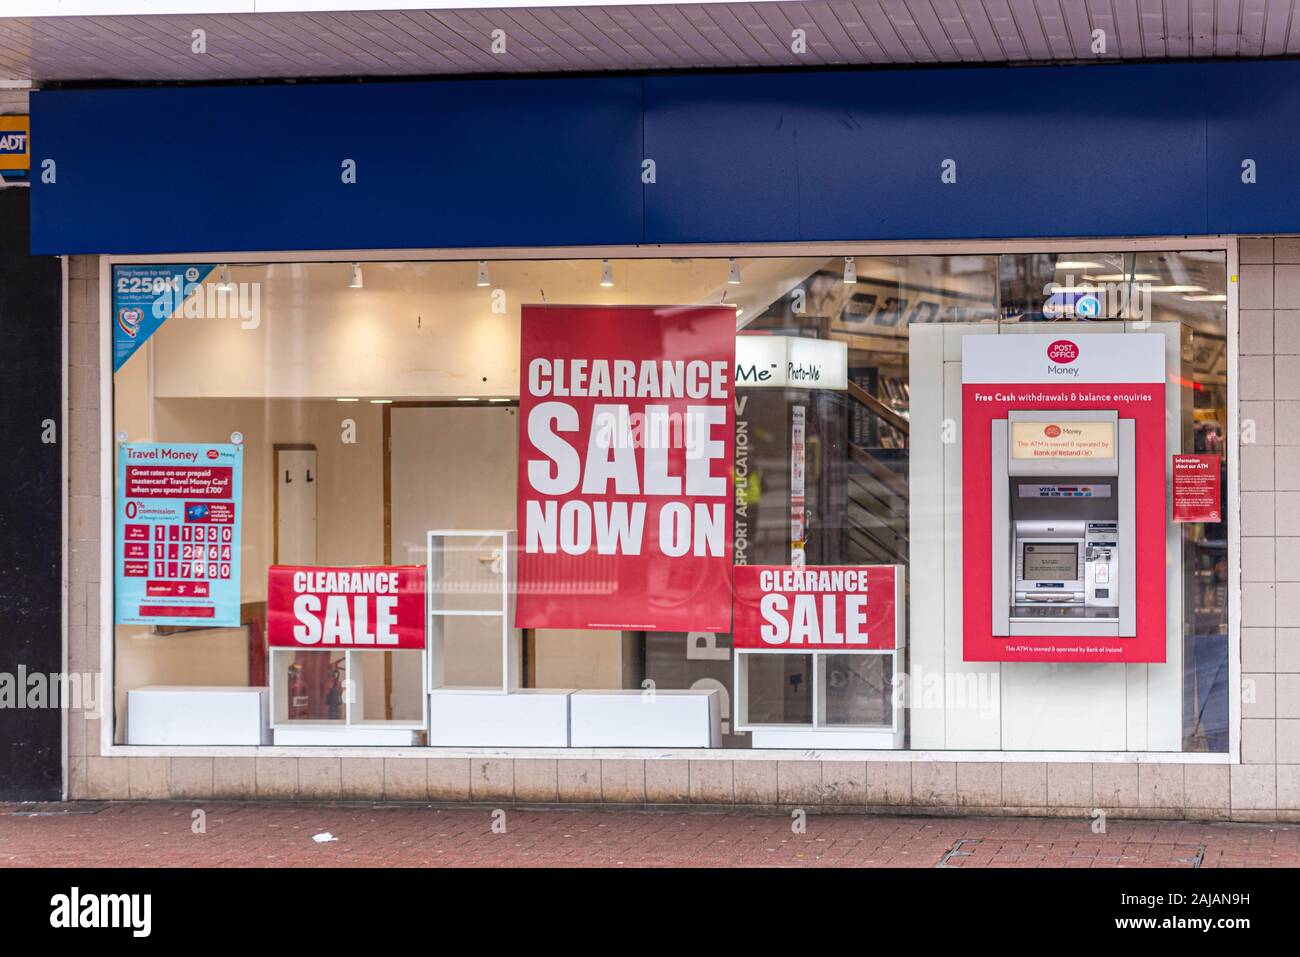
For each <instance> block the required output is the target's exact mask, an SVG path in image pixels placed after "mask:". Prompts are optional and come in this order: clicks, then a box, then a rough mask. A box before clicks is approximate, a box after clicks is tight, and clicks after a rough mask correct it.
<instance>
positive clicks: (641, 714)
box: [569, 688, 722, 748]
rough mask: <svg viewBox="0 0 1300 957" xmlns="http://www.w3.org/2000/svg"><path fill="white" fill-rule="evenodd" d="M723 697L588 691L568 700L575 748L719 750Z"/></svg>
mask: <svg viewBox="0 0 1300 957" xmlns="http://www.w3.org/2000/svg"><path fill="white" fill-rule="evenodd" d="M718 709H719V701H718V692H717V691H716V690H715V689H711V688H707V689H706V688H701V689H691V690H655V691H653V692H650V691H641V690H637V689H631V690H584V691H575V692H574V693H573V694H572V695H570V696H569V741H570V744H571V745H572V746H573V747H575V748H719V747H721V746H722V724H721V717H720V715H719V710H718Z"/></svg>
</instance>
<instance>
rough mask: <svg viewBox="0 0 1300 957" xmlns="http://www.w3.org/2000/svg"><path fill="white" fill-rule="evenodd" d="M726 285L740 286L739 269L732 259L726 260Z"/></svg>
mask: <svg viewBox="0 0 1300 957" xmlns="http://www.w3.org/2000/svg"><path fill="white" fill-rule="evenodd" d="M727 285H729V286H739V285H740V267H739V266H738V265H736V260H734V259H728V260H727Z"/></svg>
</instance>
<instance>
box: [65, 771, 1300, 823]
mask: <svg viewBox="0 0 1300 957" xmlns="http://www.w3.org/2000/svg"><path fill="white" fill-rule="evenodd" d="M72 770H73V775H72V781H71V790H72V795H71V796H72V797H74V798H85V799H99V800H103V799H112V800H128V799H130V800H214V799H238V800H306V801H419V802H430V801H432V802H437V801H443V802H484V803H535V804H566V803H572V804H610V805H618V804H634V805H703V806H709V807H718V806H723V807H726V806H737V807H768V808H774V809H780V808H796V807H801V808H817V809H820V810H824V811H836V810H839V811H850V810H859V811H862V810H868V811H872V812H880V813H915V812H926V813H943V814H1013V815H1043V816H1052V817H1076V816H1077V817H1083V818H1090V817H1091V816H1093V814H1094V813H1095V811H1096V810H1101V811H1104V812H1105V813H1106V814H1107V815H1111V816H1116V817H1143V818H1189V819H1196V820H1236V821H1300V767H1281V768H1278V769H1277V771H1278V774H1277V776H1276V777H1275V776H1274V774H1273V771H1274V769H1273V767H1271V766H1269V767H1258V766H1256V767H1251V766H1246V765H1237V766H1228V765H1180V764H1044V763H1015V764H969V763H954V762H910V761H872V762H859V761H764V760H743V761H725V760H722V761H712V760H710V761H684V760H683V761H657V760H650V761H636V760H599V759H581V760H572V761H564V760H554V759H533V758H519V759H517V760H510V759H499V758H492V759H471V758H432V759H423V758H334V757H323V758H283V757H274V758H273V757H266V758H156V757H155V758H130V757H112V758H99V757H90V758H77V759H75V761H74V763H73V769H72Z"/></svg>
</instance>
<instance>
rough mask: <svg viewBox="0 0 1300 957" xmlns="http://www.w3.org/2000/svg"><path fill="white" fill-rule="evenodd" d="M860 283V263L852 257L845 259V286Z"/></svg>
mask: <svg viewBox="0 0 1300 957" xmlns="http://www.w3.org/2000/svg"><path fill="white" fill-rule="evenodd" d="M857 281H858V262H857V260H856V259H854V258H853V257H852V256H845V257H844V284H845V285H846V286H848V285H852V284H853V283H855V282H857Z"/></svg>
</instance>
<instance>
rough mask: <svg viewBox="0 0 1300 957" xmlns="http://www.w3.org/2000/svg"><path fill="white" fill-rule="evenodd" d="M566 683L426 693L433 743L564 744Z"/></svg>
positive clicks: (566, 732) (566, 736)
mask: <svg viewBox="0 0 1300 957" xmlns="http://www.w3.org/2000/svg"><path fill="white" fill-rule="evenodd" d="M572 693H573V689H571V688H520V689H518V690H517V691H512V692H511V693H510V694H502V693H501V692H500V691H499V690H496V689H488V688H484V689H482V690H478V689H472V688H454V689H453V688H441V689H436V690H434V691H431V692H430V693H429V744H430V745H431V746H433V747H470V748H473V747H500V748H567V747H568V746H569V696H570V695H571V694H572Z"/></svg>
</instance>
